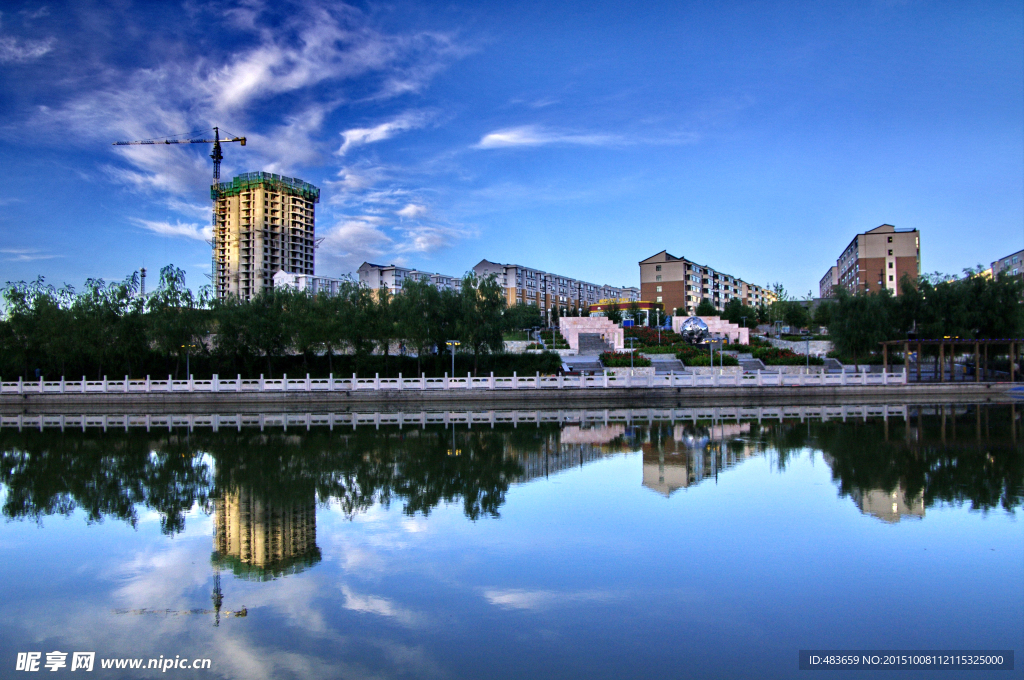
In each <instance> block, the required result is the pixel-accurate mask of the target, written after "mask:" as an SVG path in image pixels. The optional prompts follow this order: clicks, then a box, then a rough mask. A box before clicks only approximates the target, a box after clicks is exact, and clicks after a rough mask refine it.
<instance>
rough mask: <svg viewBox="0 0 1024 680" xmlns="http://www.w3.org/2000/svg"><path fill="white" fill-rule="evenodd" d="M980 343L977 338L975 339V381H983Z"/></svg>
mask: <svg viewBox="0 0 1024 680" xmlns="http://www.w3.org/2000/svg"><path fill="white" fill-rule="evenodd" d="M980 344H981V343H979V342H978V341H977V340H975V341H974V382H981V366H979V365H978V364H979V362H980V360H981V359H980V357H981V354H980V352H979V351H978V346H979V345H980Z"/></svg>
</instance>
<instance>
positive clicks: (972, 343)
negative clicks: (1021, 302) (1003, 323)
mask: <svg viewBox="0 0 1024 680" xmlns="http://www.w3.org/2000/svg"><path fill="white" fill-rule="evenodd" d="M1020 343H1024V338H986V339H976V340H971V339H964V338H941V339H936V340H888V341H886V342H880V343H878V344H880V345H881V346H882V364H883V370H884V371H886V372H888V371H889V346H890V345H891V346H894V347H902V348H903V370H904V371H905V372H906V375H907V377H908V378H909V377H910V348H911V347H914V348H915V349H916V350H917V362H916V363H917V381H918V382H921V350H922V348H923V347H924V346H925V345H938V346H939V370H938V374H939V375H938V378H939V382H945V379H946V348H947V347H948V348H949V379H950V381H952V380H953V378H954V377H955V375H956V374H955V373H954V370H955V369H954V367H955V364H954V357H955V356H956V354H957V353H958V352H957V351H956V350H957V348H960V349H961V351H960V352H959V353H960V354H962V353H963V348H967V349H968V350H970V348H972V347H973V348H974V382H981V372H982V368H981V366H982V360H984V363H985V369H984V370H985V373H986V375H985V379H986V380H987V379H988V378H989V376H988V375H987V374H988V348H989V347H992V346H1001V347H1006V348H1007V349H1008V351H1009V353H1010V382H1014V380H1015V379H1016V377H1017V364H1016V361H1015V359H1016V357H1017V345H1018V344H1020Z"/></svg>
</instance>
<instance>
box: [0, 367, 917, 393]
mask: <svg viewBox="0 0 1024 680" xmlns="http://www.w3.org/2000/svg"><path fill="white" fill-rule="evenodd" d="M905 384H906V374H904V373H810V374H804V373H798V374H791V373H768V372H761V371H758V372H757V373H743V374H736V373H731V374H717V373H716V374H714V375H697V374H694V373H669V374H667V375H611V374H609V373H604V374H603V375H588V376H582V375H556V376H547V375H545V376H542V375H540V374H539V373H538V374H536V375H532V376H520V375H516V374H515V373H513V374H512V376H511V377H496V376H495V375H494V374H493V373H492V374H491V375H489V376H483V377H472V376H468V375H467V376H466V377H465V378H451V377H448V374H447V373H446V374H445V376H444V377H443V378H428V377H426V375H421V376H420V377H419V378H403V377H402V376H401V374H399V377H397V378H381V377H380V376H379V375H375V376H374V377H373V378H358V377H356V375H355V374H353V375H352V377H351V378H336V377H334V376H333V375H331V377H329V378H310V377H309V375H306V377H305V378H299V379H297V380H296V379H295V378H289V377H288V376H287V375H285V376H284V377H283V378H281V379H265V378H263V376H260V377H259V378H258V379H250V380H244V379H242V377H241V376H238V377H236V378H229V379H224V378H221V377H219V376H217V375H214V376H213V378H212V379H210V380H196V379H195V378H194V377H192V376H189V378H188V380H173V379H171V377H170V376H168V378H167V379H166V380H152V379H151V378H149V377H146V379H145V380H129V379H128V377H127V376H125V378H124V379H123V380H107V379H106V378H105V377H104V379H103V380H86V379H85V378H84V377H83V378H82V379H81V380H64V379H61V380H52V381H45V380H43V379H42V378H40V379H39V380H34V381H28V382H26V381H23V380H21V379H20V378H19V379H18V381H17V382H3V383H0V394H126V393H128V394H162V393H169V392H175V393H184V392H202V393H213V392H217V393H219V392H227V393H230V392H354V391H364V390H373V391H381V390H385V391H388V390H396V391H404V390H414V391H415V390H419V391H431V390H538V389H591V388H599V389H614V388H632V387H652V388H656V387H668V388H673V387H832V386H841V385H861V386H866V385H905Z"/></svg>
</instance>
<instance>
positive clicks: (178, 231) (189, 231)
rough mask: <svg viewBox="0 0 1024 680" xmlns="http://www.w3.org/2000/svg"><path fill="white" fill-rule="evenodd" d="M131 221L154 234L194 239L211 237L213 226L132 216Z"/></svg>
mask: <svg viewBox="0 0 1024 680" xmlns="http://www.w3.org/2000/svg"><path fill="white" fill-rule="evenodd" d="M132 222H135V224H137V225H139V226H140V227H142V228H143V229H145V230H147V231H151V232H153V233H154V234H159V235H160V236H171V237H174V238H188V239H193V240H195V241H206V240H208V239H211V238H213V227H211V226H210V225H208V224H207V225H199V224H182V223H181V222H180V221H179V222H177V223H176V224H171V223H170V222H159V221H153V220H142V219H138V218H133V219H132Z"/></svg>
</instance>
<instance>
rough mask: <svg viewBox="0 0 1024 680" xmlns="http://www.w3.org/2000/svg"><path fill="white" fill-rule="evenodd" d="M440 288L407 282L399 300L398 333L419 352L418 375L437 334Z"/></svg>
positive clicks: (419, 282) (421, 282)
mask: <svg viewBox="0 0 1024 680" xmlns="http://www.w3.org/2000/svg"><path fill="white" fill-rule="evenodd" d="M440 298H441V296H440V294H439V291H438V290H437V287H435V286H432V285H431V284H429V283H425V282H423V281H411V280H410V281H406V282H405V285H404V286H403V287H402V292H401V293H400V294H399V295H398V296H396V298H395V307H396V308H397V314H396V316H397V319H398V334H399V337H401V338H402V339H403V340H404V341H405V342H407V343H409V344H410V345H411V346H412V347H413V348H414V349H415V350H416V373H417V375H418V374H419V373H420V372H421V371H422V362H421V358H422V356H423V354H425V353H426V351H427V347H428V345H429V344H430V339H431V338H432V337H434V336H435V335H436V331H435V329H434V327H433V326H434V324H435V323H436V322H437V318H438V317H437V311H438V306H439V304H440V301H441V300H440Z"/></svg>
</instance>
